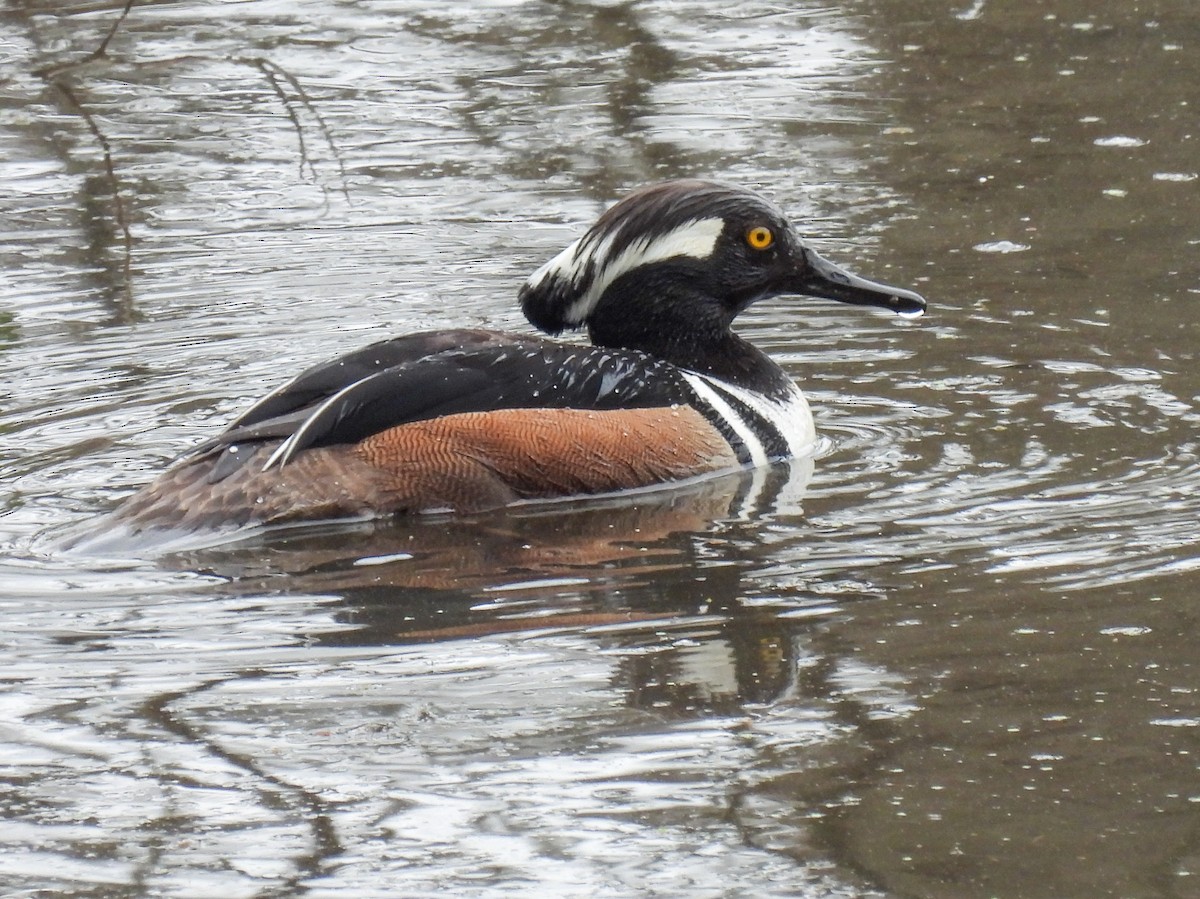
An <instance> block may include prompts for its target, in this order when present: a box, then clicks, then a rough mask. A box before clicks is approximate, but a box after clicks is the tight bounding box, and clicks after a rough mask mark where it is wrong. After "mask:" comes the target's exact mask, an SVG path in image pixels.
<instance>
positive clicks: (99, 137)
mask: <svg viewBox="0 0 1200 899" xmlns="http://www.w3.org/2000/svg"><path fill="white" fill-rule="evenodd" d="M50 83H51V84H52V85H54V87H56V88H57V89H58V90H59V92H61V93H62V95H63V96H64V97H66V98H67V101H68V102H69V103H70V104H71V105H72V106H74V107H75V110H76V112H78V113H79V117H80V118H81V119H83V123H84V124H85V125H86V126H87V129H88V131H90V132H91V133H92V136H93V137H94V138H96V142H97V143H98V144H100V149H101V152H102V154H103V158H104V172H105V175H106V177H107V179H108V184H109V188H110V190H111V191H112V197H113V210H114V211H115V213H116V218H117V227H118V228H119V229H120V231H121V240H122V243H123V244H124V249H125V252H124V258H123V260H122V266H121V269H122V273H123V274H124V276H125V292H126V294H129V291H130V277H131V269H132V267H133V234H132V232H131V231H130V230H129V216H128V215H127V214H126V212H125V200H124V199H123V198H122V196H121V182H120V181H119V180H117V168H116V166H115V165H114V164H113V156H112V146H111V145H110V144H109V142H108V138H107V137H105V136H104V132H103V131H101V130H100V126H99V125H98V124H96V119H95V118H94V117H93V116H92V114H91V113H90V112H89V111H88V109H87V107H86V106H84V105H83V103H82V102H81V101H80V99H79V97H78V96H77V95H76V93H75V91H74V89H73V88H72V87H71V86H70V85H69V84H67V83H66V82H65V81H63V80H61V79H58V78H55V79H53V80H52V81H51V82H50ZM129 298H130V299H132V297H131V296H130V297H129Z"/></svg>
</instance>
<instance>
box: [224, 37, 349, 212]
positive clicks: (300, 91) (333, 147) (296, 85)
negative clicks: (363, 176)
mask: <svg viewBox="0 0 1200 899" xmlns="http://www.w3.org/2000/svg"><path fill="white" fill-rule="evenodd" d="M244 61H245V62H248V63H250V64H251V65H253V66H255V67H256V68H258V69H259V70H260V71H262V73H263V74H264V75H266V76H267V80H268V81H269V82H270V83H271V87H272V89H273V90H274V91H275V93H276V95H278V97H279V99H280V100H281V101H282V102H283V104H284V106H285V107H286V108H287V110H288V118H290V119H291V120H292V124H293V125H294V126H295V127H296V135H297V137H298V138H299V141H300V153H301V157H302V158H301V162H300V168H301V171H303V169H304V163H305V161H306V160H305V158H304V155H305V154H304V137H303V135H302V134H301V133H300V122H299V119H298V118H297V117H296V116H295V115H294V114H293V113H292V109H291V104H290V102H289V100H288V97H287V96H286V95H285V94H284V91H283V89H282V88H281V87H280V85H279V82H278V80H277V79H278V78H282V79H283V80H284V81H286V82H287V83H288V85H290V86H291V88H292V90H294V91H295V92H296V95H297V96H298V97H299V98H300V103H301V105H303V106H304V108H305V109H306V110H307V111H308V112H309V114H310V115H312V117H313V118H314V119H315V120H316V122H317V126H318V127H319V128H320V130H321V135H322V136H323V137H324V138H325V143H326V145H328V147H329V152H330V154H331V155H332V156H333V158H334V161H335V162H336V163H337V167H338V176H339V177H340V179H341V182H342V196H343V197H345V198H346V202H347V203H350V202H351V200H350V187H349V182H348V181H347V178H346V162H345V160H344V159H342V156H341V154H340V153H338V148H337V144H336V143H334V140H333V132H332V131H330V130H329V125H328V124H326V122H325V119H324V117H323V116H322V115H321V113H320V112H318V111H317V107H316V104H314V103H313V102H312V99H311V98H310V97H309V96H308V92H307V91H305V90H304V85H302V84H301V83H300V81H299V80H298V79H297V78H296V76H295V75H293V74H292V73H291V72H289V71H288V70H287V69H285V68H283V67H282V66H280V65H279V64H278V63H274V62H271V60H269V59H263V58H262V57H253V58H250V59H247V60H244ZM307 162H308V169H309V171H310V172H312V176H313V178H314V179H315V178H316V177H317V172H316V169H315V168H314V167H313V163H312V161H311V160H307Z"/></svg>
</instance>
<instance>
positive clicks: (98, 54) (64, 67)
mask: <svg viewBox="0 0 1200 899" xmlns="http://www.w3.org/2000/svg"><path fill="white" fill-rule="evenodd" d="M133 4H134V0H125V6H124V7H123V8H122V9H121V14H120V15H119V16H117V18H116V21H114V22H113V23H112V27H111V28H109V29H108V34H106V35H104V39H103V40H102V41H100V44H99V46H97V47H96V49H95V50H93V51H92V52H91V53H89V54H88V55H87V56H85V57H83V58H82V59H77V60H75V61H73V62H62V63H58V64H56V65H48V66H44V67H43V68H40V69H34V72H33V74H35V75H37V76H38V77H39V78H45V79H47V80H50V79H54V78H56V77H57V76H58V75H61V74H63V73H64V72H69V71H71V70H72V69H79V68H82V67H83V66H86V65H87V64H88V63H92V62H95V61H96V60H98V59H102V58H104V57H105V56H106V55H107V54H108V45H109V43H110V42H111V41H112V39H113V38H114V37H116V34H117V32H118V31H119V30H120V28H121V23H122V22H124V21H125V18H126V17H127V16H128V15H129V11H130V10H132V9H133Z"/></svg>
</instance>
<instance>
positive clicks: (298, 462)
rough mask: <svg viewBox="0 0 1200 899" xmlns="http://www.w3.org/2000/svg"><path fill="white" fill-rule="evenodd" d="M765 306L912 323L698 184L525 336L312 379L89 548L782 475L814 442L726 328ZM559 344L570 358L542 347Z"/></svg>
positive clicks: (190, 461) (143, 492) (780, 218)
mask: <svg viewBox="0 0 1200 899" xmlns="http://www.w3.org/2000/svg"><path fill="white" fill-rule="evenodd" d="M783 294H788V295H806V296H811V297H817V298H824V299H830V300H836V301H840V302H843V303H850V304H855V305H865V306H876V307H881V308H883V309H888V310H891V311H892V312H895V313H899V314H902V315H907V316H916V315H920V314H922V313H923V312H924V311H925V310H926V305H927V304H926V301H925V300H924V298H922V297H921V296H920V295H919V294H917V293H915V292H913V291H911V290H907V289H902V288H899V287H892V286H888V285H886V284H882V283H879V282H876V281H871V280H868V279H866V278H862V277H859V276H857V275H854V274H851V273H850V272H848V271H846V270H845V269H843V268H840V267H839V266H837V265H835V264H833V263H832V262H829V261H827V260H826V259H825V258H823V257H822V256H820V255H818V253H816V252H815V251H814V250H813V249H812V247H810V246H809V245H808V243H807V242H806V241H805V240H804V239H803V238H802V237H801V236H800V234H799V233H798V232H797V231H796V230H795V229H794V228H793V226H792V225H791V224H790V223H789V220H788V219H787V217H786V216H785V215H784V213H783V212H782V211H781V210H780V208H779V207H777V206H776V205H775V204H774V203H772V202H771V201H769V200H768V199H766V198H765V197H763V196H762V195H760V194H759V193H757V192H755V191H753V190H750V189H747V188H745V187H742V186H739V185H735V184H730V183H726V182H723V181H710V180H698V179H685V180H673V181H667V182H664V183H659V184H653V185H650V186H647V187H643V188H640V189H637V190H634V191H633V192H631V193H629V194H628V195H627V196H625V197H624V198H623V199H621V200H620V201H619V202H617V203H616V204H615V205H613V206H612V207H610V208H609V209H608V210H607V211H605V212H604V213H603V214H602V215H601V216H600V217H599V218H598V219H597V221H596V222H595V224H593V225H592V226H591V227H590V228H589V229H588V230H587V231H586V232H585V233H583V235H582V236H580V237H579V238H578V239H577V240H575V241H574V242H573V243H571V244H570V245H569V246H567V247H566V248H565V249H564V250H562V252H560V253H558V255H556V256H554V257H553V258H552V259H550V260H549V261H548V262H546V263H545V264H544V265H542V266H541V267H540V268H538V269H537V270H536V271H535V272H533V274H532V275H531V276H530V277H529V278H528V280H527V281H526V282H525V283H524V284H523V285H522V286H521V287H520V290H519V292H518V300H519V302H520V305H521V309H522V311H523V312H524V314H525V317H526V318H527V319H528V321H529V322H530V324H532V325H533V326H534V327H535V328H536V329H538V330H539V331H541V332H542V334H540V335H533V334H519V333H509V332H502V331H493V330H480V329H450V330H438V331H423V332H418V333H412V334H406V335H402V336H399V337H394V338H392V339H389V340H383V341H381V342H378V343H373V344H371V345H369V346H367V347H364V348H362V349H360V350H357V351H355V352H351V353H349V354H347V355H344V356H341V357H339V358H336V359H333V360H331V361H328V362H324V363H321V364H319V365H316V366H314V367H312V368H309V369H307V370H306V371H303V372H301V373H300V374H299V375H298V376H296V377H295V378H294V379H293V380H291V381H290V382H288V383H286V384H284V385H283V386H282V387H280V388H279V389H277V390H275V391H274V392H272V393H270V394H269V395H267V396H265V397H264V398H263V399H261V400H260V401H258V402H257V403H255V404H254V405H253V406H251V407H250V408H249V409H248V410H246V411H245V412H243V413H242V414H241V415H240V416H238V417H237V418H236V419H235V420H234V421H232V422H231V423H230V424H229V425H228V426H227V427H225V429H224V430H222V431H221V432H220V433H218V434H217V435H216V436H214V437H211V438H209V439H207V440H205V441H204V442H202V443H200V444H199V445H197V446H196V447H194V448H193V449H191V450H190V451H188V452H187V453H185V454H184V455H183V456H182V457H181V458H180V459H178V460H177V461H176V462H175V463H174V464H172V465H171V466H169V467H168V468H167V470H166V471H164V472H163V473H162V474H160V475H159V476H158V477H157V478H155V479H154V480H152V481H151V482H150V483H149V484H147V485H146V486H144V487H142V488H141V489H139V490H137V491H136V492H135V493H134V494H132V495H131V496H130V497H129V498H127V499H126V500H125V501H124V502H122V503H121V504H120V505H119V506H118V507H117V508H116V509H115V510H114V511H113V512H112V513H110V515H109V516H108V517H107V519H105V521H104V523H103V526H102V530H103V531H104V532H110V531H111V530H112V529H113V528H119V529H121V530H122V531H123V533H124V534H125V535H126V536H136V535H141V534H146V533H147V532H150V531H156V530H158V531H163V530H170V531H172V532H184V533H188V532H198V531H206V530H213V529H230V528H246V527H253V526H272V525H284V524H293V523H304V522H316V521H329V520H334V519H346V518H360V519H361V518H377V517H387V516H394V515H406V514H416V513H430V512H450V513H475V512H481V511H484V510H490V509H496V508H500V507H504V506H508V505H510V504H514V503H524V502H530V501H548V500H556V499H564V498H575V497H584V496H596V495H602V494H613V493H619V492H621V491H631V490H636V489H639V488H653V487H656V486H659V485H664V484H670V483H673V482H679V481H689V480H692V479H695V478H700V477H704V476H709V475H714V474H716V473H719V472H725V471H732V470H734V469H738V468H744V467H750V466H765V465H768V464H770V463H771V462H773V461H775V460H780V459H785V458H789V457H795V456H799V455H801V454H803V453H805V452H807V451H810V449H811V447H812V445H813V443H814V441H815V437H816V435H815V429H814V425H813V417H812V413H811V411H810V409H809V406H808V403H807V401H806V399H805V397H804V394H803V393H802V392H801V390H800V389H799V387H797V385H796V384H795V382H794V381H793V380H792V379H791V378H790V377H789V376H788V375H787V374H786V373H785V372H784V371H783V369H781V368H780V366H779V365H778V364H777V363H776V362H775V361H773V360H772V359H771V358H770V356H768V355H767V354H766V353H765V352H763V351H762V350H760V349H759V348H757V347H755V346H754V345H753V344H751V343H750V342H749V341H747V340H746V339H744V338H743V337H740V336H739V335H737V334H736V333H735V332H734V331H733V329H732V324H733V322H734V320H735V319H736V318H737V316H738V315H740V314H741V313H742V312H743V311H745V310H746V309H747V308H748V307H749V306H751V305H752V304H754V303H756V302H758V301H759V300H763V299H765V298H768V297H775V296H778V295H783ZM575 330H583V331H586V334H587V337H588V339H589V340H588V343H577V342H564V341H563V340H562V339H560V338H559V335H561V334H563V332H565V331H575ZM556 338H559V339H556Z"/></svg>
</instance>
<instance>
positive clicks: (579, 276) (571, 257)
mask: <svg viewBox="0 0 1200 899" xmlns="http://www.w3.org/2000/svg"><path fill="white" fill-rule="evenodd" d="M724 230H725V220H724V219H720V218H706V219H695V220H693V221H690V222H685V223H684V224H682V225H680V226H679V227H677V228H672V229H671V230H670V231H666V232H664V233H662V234H653V235H647V236H646V237H641V238H638V239H637V240H635V241H633V243H631V244H629V246H627V247H626V248H625V249H624V250H622V251H621V252H620V253H619V254H617V256H616V257H614V258H612V259H610V258H608V257H609V253H610V252H611V250H612V245H613V242H614V241H615V240H616V238H617V237H618V235H619V234H620V233H621V232H620V229H617V230H615V231H613V232H612V233H611V234H609V235H608V236H607V237H605V238H604V240H602V241H600V243H599V244H597V245H596V246H595V247H594V248H593V249H591V251H590V252H583V251H584V250H585V249H586V241H587V235H584V236H583V237H581V238H579V240H577V241H575V242H574V243H573V244H571V245H570V246H569V247H567V248H566V249H565V250H563V251H562V252H561V253H559V254H558V255H557V256H555V257H554V258H553V259H551V260H550V261H549V262H547V263H546V264H545V265H543V266H542V267H541V268H539V269H538V270H537V271H536V272H534V273H533V275H531V276H530V278H529V286H530V287H538V286H539V285H541V283H542V282H543V281H545V280H546V279H547V278H549V279H553V280H559V281H564V282H567V283H569V284H571V286H572V287H575V288H578V287H579V286H580V282H581V281H582V280H583V278H584V276H585V274H586V273H587V271H588V269H589V263H591V265H592V266H594V268H593V269H592V270H593V271H594V272H595V277H594V278H593V280H592V283H591V284H590V285H589V286H588V288H587V291H586V292H585V293H583V294H582V295H580V296H579V297H577V298H576V299H574V300H573V301H572V302H571V304H570V305H569V306H568V307H567V308H566V310H565V311H564V314H563V318H564V319H565V320H566V321H567V322H570V323H571V324H573V325H577V324H579V323H580V322H582V321H583V320H584V319H585V318H587V316H588V314H589V313H590V312H591V311H592V309H594V308H595V306H596V303H597V302H599V300H600V297H602V296H603V295H604V291H606V290H608V288H609V286H610V285H611V284H612V283H613V282H614V281H615V280H617V278H619V277H621V275H623V274H625V273H626V272H631V271H633V270H634V269H635V268H638V267H639V266H643V265H647V264H649V263H651V262H662V261H664V260H667V259H674V258H676V257H678V256H690V257H692V258H694V259H707V258H708V257H709V256H711V255H712V254H713V250H714V249H715V248H716V246H717V240H718V239H719V238H720V236H721V232H722V231H724Z"/></svg>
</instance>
